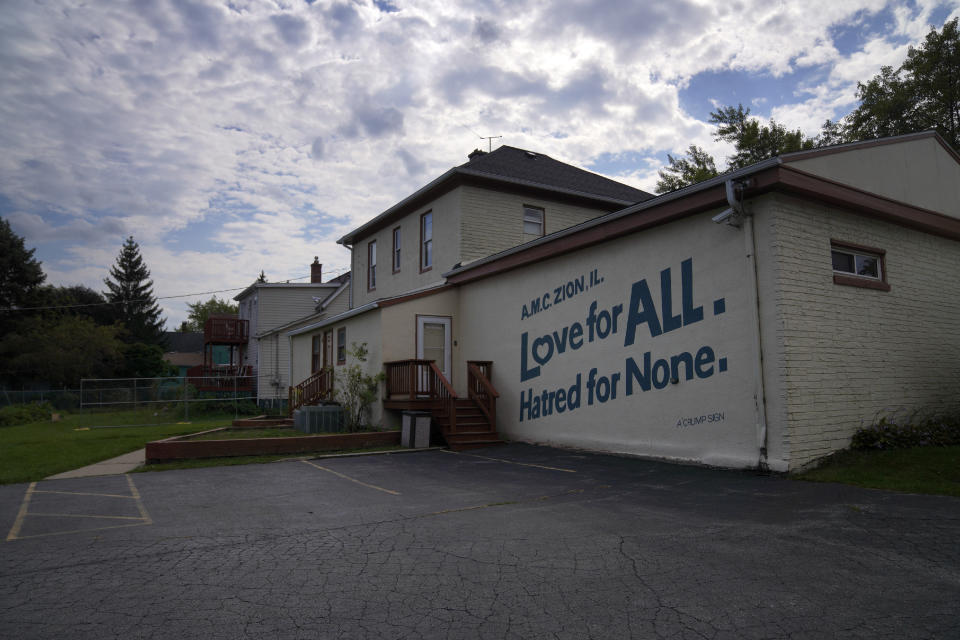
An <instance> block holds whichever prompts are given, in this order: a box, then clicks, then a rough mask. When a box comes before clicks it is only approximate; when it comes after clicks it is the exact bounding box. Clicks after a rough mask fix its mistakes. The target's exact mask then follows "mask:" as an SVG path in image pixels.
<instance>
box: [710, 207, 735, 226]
mask: <svg viewBox="0 0 960 640" xmlns="http://www.w3.org/2000/svg"><path fill="white" fill-rule="evenodd" d="M736 215H737V212H736V211H734V210H733V209H724V210H723V211H721V212H720V213H718V214H717V215H715V216H713V218H711V219H712V220H713V221H714V222H716V223H717V224H724V223H726V224H735V223H736V217H735V216H736Z"/></svg>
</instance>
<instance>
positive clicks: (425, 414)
mask: <svg viewBox="0 0 960 640" xmlns="http://www.w3.org/2000/svg"><path fill="white" fill-rule="evenodd" d="M430 420H431V415H430V412H429V411H404V412H403V423H402V431H401V432H400V444H401V445H402V446H404V447H408V448H410V449H423V448H424V447H429V446H430Z"/></svg>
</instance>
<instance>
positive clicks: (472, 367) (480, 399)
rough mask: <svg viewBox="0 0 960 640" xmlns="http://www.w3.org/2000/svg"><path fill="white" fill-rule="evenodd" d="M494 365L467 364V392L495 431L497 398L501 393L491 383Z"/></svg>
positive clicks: (488, 363)
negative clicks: (490, 378)
mask: <svg viewBox="0 0 960 640" xmlns="http://www.w3.org/2000/svg"><path fill="white" fill-rule="evenodd" d="M492 374H493V363H492V362H487V361H468V362H467V392H468V394H469V395H470V399H471V400H473V401H474V402H476V403H477V406H478V407H480V411H482V412H483V414H484V415H485V416H486V417H487V420H488V421H489V422H490V426H491V428H493V429H496V427H497V398H499V397H500V393H499V392H497V390H496V388H494V386H493V383H492V382H490V380H489V376H491V375H492Z"/></svg>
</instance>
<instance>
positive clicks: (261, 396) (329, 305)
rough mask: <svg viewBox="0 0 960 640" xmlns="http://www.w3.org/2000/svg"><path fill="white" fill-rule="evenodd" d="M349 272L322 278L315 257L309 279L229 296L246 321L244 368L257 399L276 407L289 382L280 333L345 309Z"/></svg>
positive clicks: (287, 355) (265, 285)
mask: <svg viewBox="0 0 960 640" xmlns="http://www.w3.org/2000/svg"><path fill="white" fill-rule="evenodd" d="M349 285H350V274H349V273H347V274H344V275H342V276H338V277H336V278H332V279H330V280H328V281H327V282H324V281H323V266H322V265H321V264H320V263H319V261H318V260H317V259H316V258H314V260H313V264H311V265H310V282H260V281H257V282H254V283H253V284H251V285H250V286H249V287H247V288H246V289H244V290H243V291H242V292H240V293H239V294H238V295H237V296H235V297H234V300H236V301H237V304H238V306H239V317H240V319H241V320H246V321H248V322H249V334H248V335H249V340H248V342H247V345H246V348H245V349H244V350H243V361H242V362H241V363H240V364H241V365H243V366H244V367H250V371H252V373H253V376H254V380H255V385H254V387H255V390H256V398H257V403H258V404H259V405H261V406H263V407H267V408H272V409H279V408H281V407H283V406H284V405H285V403H286V401H287V397H288V387H289V386H290V341H289V339H288V338H287V337H286V336H285V335H284V332H286V331H290V330H292V329H296V328H298V327H300V326H303V325H304V324H309V323H311V322H316V321H318V320H320V319H322V318H326V317H330V316H334V315H337V314H339V313H342V312H344V311H347V310H348V309H349V298H350V294H349Z"/></svg>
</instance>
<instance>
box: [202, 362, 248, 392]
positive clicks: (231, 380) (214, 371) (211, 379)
mask: <svg viewBox="0 0 960 640" xmlns="http://www.w3.org/2000/svg"><path fill="white" fill-rule="evenodd" d="M187 383H188V384H191V385H193V386H194V387H195V388H196V389H197V390H198V391H234V390H236V391H253V383H254V379H253V367H251V366H250V365H245V366H242V367H231V366H226V365H216V366H213V367H204V366H203V365H197V366H195V367H190V368H189V369H187Z"/></svg>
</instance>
